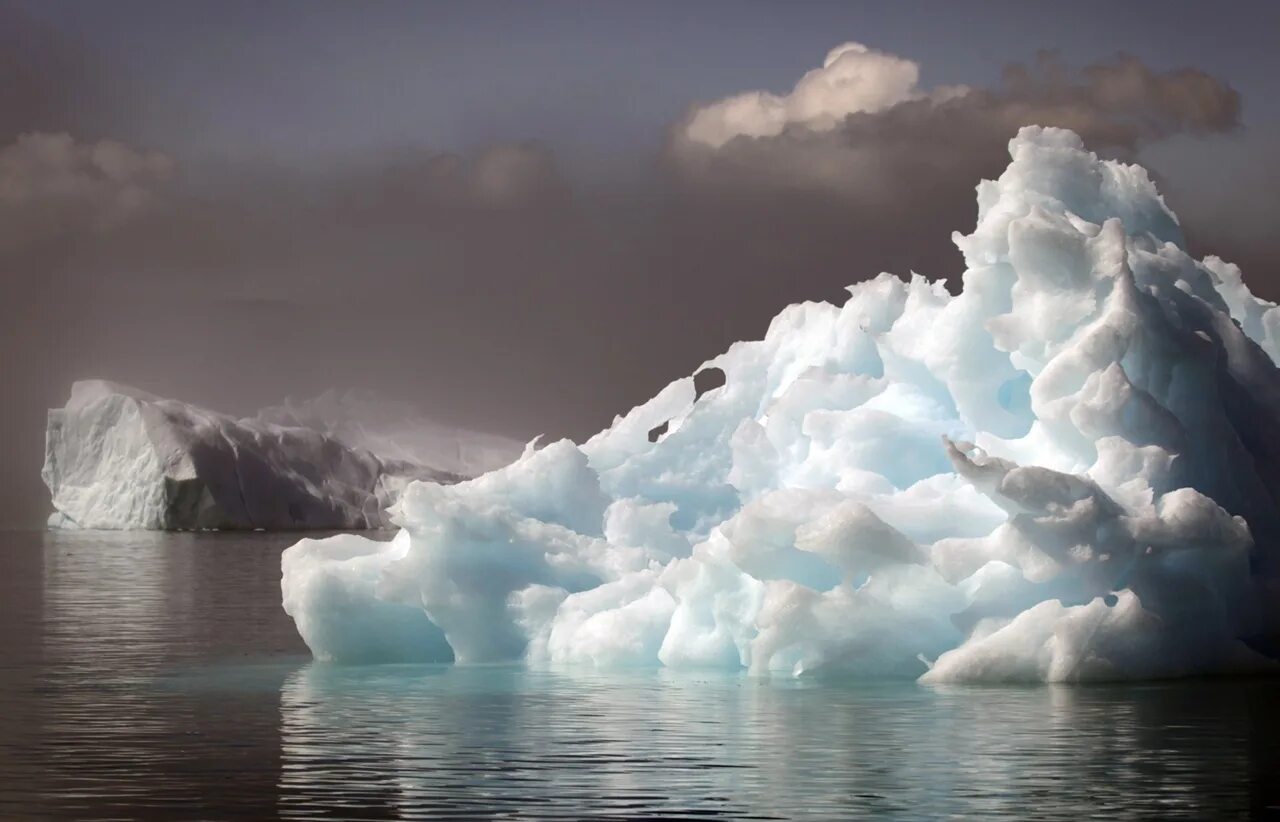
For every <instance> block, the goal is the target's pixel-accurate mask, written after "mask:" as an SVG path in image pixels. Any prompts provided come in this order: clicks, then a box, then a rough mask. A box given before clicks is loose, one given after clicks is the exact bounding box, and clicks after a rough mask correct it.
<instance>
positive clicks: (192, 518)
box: [41, 380, 462, 530]
mask: <svg viewBox="0 0 1280 822" xmlns="http://www.w3.org/2000/svg"><path fill="white" fill-rule="evenodd" d="M41 475H42V476H43V478H44V481H45V484H46V485H47V486H48V487H49V491H50V492H51V494H52V497H53V505H54V508H55V509H56V510H55V512H54V514H53V515H52V516H51V517H50V520H49V524H50V525H51V526H53V527H60V528H104V529H164V530H174V529H253V528H262V529H273V530H274V529H290V528H299V529H301V528H335V529H366V528H381V527H386V526H387V525H388V524H389V523H388V520H387V515H386V509H387V508H388V507H389V506H390V505H391V504H392V503H394V502H395V500H396V499H397V498H398V496H399V494H400V492H401V491H403V490H404V488H405V486H407V485H408V484H409V483H410V482H412V481H414V480H430V481H433V482H439V483H449V482H456V481H458V480H459V479H462V476H461V475H459V474H455V473H452V472H450V471H446V470H441V469H440V468H438V467H436V466H432V465H429V464H423V463H419V462H414V461H411V460H406V459H392V458H387V457H385V456H379V455H378V454H375V453H374V452H372V451H370V450H368V449H365V448H361V447H358V446H355V445H349V444H347V443H345V442H344V441H343V440H342V439H341V438H340V437H338V436H335V435H332V434H330V433H328V432H325V431H318V430H315V429H312V428H307V427H305V426H301V425H298V424H293V425H284V424H278V423H274V422H270V421H268V420H267V419H265V418H250V419H235V418H233V417H229V416H226V415H224V414H219V413H216V412H213V411H209V410H206V409H203V408H197V407H196V406H193V405H189V404H186V403H182V402H178V401H176V400H169V399H163V398H161V397H157V396H154V395H152V394H148V393H146V392H145V391H139V390H138V389H135V388H130V387H128V386H124V385H119V384H116V383H110V382H106V381H104V380H85V381H81V382H77V383H75V384H74V385H73V386H72V389H71V398H70V400H69V401H68V402H67V405H66V406H65V407H63V408H55V409H52V410H50V412H49V420H48V428H47V430H46V435H45V462H44V468H43V470H42V472H41Z"/></svg>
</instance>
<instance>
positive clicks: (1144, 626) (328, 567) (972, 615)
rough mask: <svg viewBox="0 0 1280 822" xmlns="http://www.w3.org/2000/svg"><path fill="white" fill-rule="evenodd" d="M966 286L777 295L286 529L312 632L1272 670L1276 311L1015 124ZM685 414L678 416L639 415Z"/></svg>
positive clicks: (407, 643) (1170, 229)
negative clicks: (681, 352) (311, 525)
mask: <svg viewBox="0 0 1280 822" xmlns="http://www.w3.org/2000/svg"><path fill="white" fill-rule="evenodd" d="M1009 152H1010V157H1011V162H1010V165H1009V166H1008V168H1007V169H1006V171H1005V172H1004V173H1003V174H1002V175H1001V176H1000V178H999V179H998V180H994V181H984V182H982V183H980V184H979V185H978V189H977V195H978V220H977V225H976V227H975V228H974V230H973V231H972V232H971V233H969V234H967V235H961V234H956V235H954V240H955V243H956V245H957V247H958V248H959V249H960V251H961V253H962V254H963V256H964V259H965V265H966V270H965V271H964V274H963V279H962V285H963V288H962V290H961V291H960V293H958V294H955V295H952V294H950V293H948V291H947V290H946V289H945V288H944V287H943V285H942V284H941V283H938V282H930V281H928V280H926V279H924V278H923V277H920V276H918V275H913V276H912V277H911V278H910V279H906V280H904V279H900V278H898V277H895V276H892V275H889V274H881V275H880V276H878V277H876V278H874V279H871V280H867V281H865V282H860V283H858V284H857V285H854V286H851V287H850V288H849V289H848V291H849V298H848V299H847V300H846V301H845V303H844V304H843V305H840V306H836V305H832V304H830V303H825V302H810V303H801V304H797V305H792V306H789V307H787V308H785V309H784V310H783V311H782V312H781V313H780V314H779V315H778V316H777V317H775V318H774V320H773V322H772V323H771V324H770V326H769V328H768V331H767V333H766V334H765V336H764V337H763V338H762V339H760V340H754V341H746V342H739V343H735V344H734V345H733V346H731V347H730V348H729V350H728V351H726V352H725V353H723V354H721V355H720V356H718V357H715V358H713V359H712V360H710V361H708V362H707V363H704V364H703V365H702V366H701V367H700V368H699V369H698V371H697V372H695V373H698V372H706V371H709V370H711V369H718V370H719V371H720V372H721V373H722V374H723V377H724V379H723V383H722V384H721V385H719V386H718V387H715V388H713V389H712V390H709V391H705V392H702V391H699V390H698V389H699V387H700V386H698V385H695V379H694V377H685V378H682V379H679V380H676V381H675V382H673V383H671V384H670V385H668V386H667V387H666V388H665V389H663V390H662V391H661V392H659V393H658V394H657V395H656V396H655V397H654V398H653V399H651V400H649V401H648V402H646V403H644V404H642V405H640V406H638V407H636V408H634V409H632V410H631V411H630V412H629V413H627V414H626V415H624V416H620V417H617V418H616V419H615V420H614V422H613V424H612V425H611V426H610V427H609V428H608V429H606V430H604V431H602V432H600V433H599V434H597V435H596V436H594V437H592V438H591V439H589V440H587V441H586V442H585V443H582V444H580V445H579V444H575V443H573V442H570V441H568V440H562V441H559V442H554V443H550V444H548V445H546V446H545V447H537V446H536V445H534V444H531V445H530V447H528V448H527V449H526V450H525V453H524V455H523V456H522V457H521V458H520V459H519V460H517V461H516V462H514V463H512V464H511V465H508V466H506V467H504V468H501V469H498V470H496V471H493V472H490V473H488V474H484V475H482V476H480V477H477V478H475V479H472V480H469V481H465V482H461V483H458V484H455V485H445V484H439V483H433V482H425V481H424V482H414V483H413V484H411V485H410V486H409V487H408V488H407V489H406V490H405V492H404V494H403V495H402V496H401V497H400V500H399V502H398V503H397V504H396V506H395V508H394V509H393V511H392V517H393V519H394V521H395V523H396V524H397V525H398V526H399V527H400V529H401V530H400V532H399V534H398V535H397V537H396V538H395V540H393V541H391V542H378V541H374V540H369V539H365V538H363V537H359V536H355V535H343V536H337V537H332V538H329V539H325V540H303V541H301V542H299V543H298V544H297V545H295V546H293V547H292V548H290V549H289V550H288V551H286V552H285V555H284V557H283V561H282V568H283V578H282V593H283V598H284V607H285V609H286V610H287V611H288V612H289V613H290V614H291V615H292V616H293V617H294V619H295V621H296V623H297V625H298V628H299V631H300V633H301V634H302V636H303V638H304V639H305V640H306V642H307V644H308V645H309V646H310V647H311V649H312V651H313V653H314V654H315V656H316V657H317V658H318V659H322V660H333V661H339V662H371V661H410V660H416V661H425V660H434V661H445V660H455V661H457V662H459V663H473V662H491V661H515V660H523V661H525V662H526V663H527V664H537V665H595V666H652V665H666V666H673V667H719V668H723V667H730V668H744V669H747V670H750V671H752V672H755V673H760V674H766V673H783V674H794V675H801V674H804V675H812V674H823V673H832V674H839V675H850V674H852V675H860V676H892V677H913V678H914V677H919V678H921V679H923V680H924V681H928V682H952V681H1077V680H1092V679H1117V678H1149V677H1169V676H1186V675H1200V674H1214V673H1235V672H1244V671H1259V670H1274V669H1275V667H1276V663H1275V661H1274V660H1273V659H1272V658H1271V657H1270V656H1268V655H1267V653H1264V652H1263V650H1264V649H1266V648H1274V647H1276V643H1275V637H1276V636H1277V635H1278V634H1280V630H1278V627H1277V626H1278V625H1280V620H1278V619H1277V603H1278V602H1280V596H1278V595H1280V585H1278V584H1277V577H1280V565H1278V563H1277V558H1278V556H1277V553H1278V548H1277V544H1278V538H1280V534H1278V532H1277V529H1278V528H1280V508H1278V507H1277V504H1276V498H1277V497H1276V495H1277V492H1280V474H1278V473H1277V471H1280V434H1277V423H1278V422H1280V375H1278V373H1277V370H1276V365H1275V358H1276V356H1277V354H1278V353H1280V348H1278V343H1277V339H1278V338H1277V328H1278V326H1280V313H1278V312H1277V310H1276V307H1275V306H1274V305H1273V304H1271V303H1268V302H1265V301H1263V300H1259V299H1257V298H1255V297H1254V296H1253V295H1252V294H1251V293H1250V292H1249V290H1248V288H1247V287H1246V285H1245V283H1244V281H1243V278H1242V277H1241V274H1240V271H1239V269H1238V268H1237V267H1235V266H1233V265H1231V264H1229V263H1226V262H1223V261H1222V260H1220V259H1218V258H1216V257H1207V258H1205V259H1204V260H1195V259H1193V258H1192V257H1190V256H1189V255H1188V254H1187V252H1186V245H1185V241H1184V238H1183V235H1182V231H1181V228H1180V226H1179V224H1178V221H1177V219H1176V217H1175V216H1174V215H1173V213H1172V212H1171V211H1170V210H1169V208H1168V207H1167V206H1166V204H1165V202H1164V200H1163V199H1162V198H1161V197H1160V195H1159V194H1158V192H1157V191H1156V189H1155V187H1154V185H1153V184H1152V183H1151V181H1150V179H1149V177H1148V175H1147V173H1146V172H1145V171H1144V170H1143V169H1142V168H1140V167H1138V166H1133V165H1126V164H1123V163H1119V162H1114V161H1108V160H1102V159H1099V158H1098V157H1097V156H1096V155H1094V154H1092V153H1090V152H1089V151H1087V150H1086V149H1085V147H1084V146H1083V145H1082V144H1081V142H1080V139H1079V138H1078V137H1077V136H1076V135H1075V134H1074V133H1072V132H1070V131H1066V130H1062V129H1052V128H1039V127H1028V128H1024V129H1022V130H1021V131H1020V132H1019V133H1018V135H1017V136H1016V137H1015V138H1014V139H1013V140H1011V141H1010V144H1009ZM664 425H665V426H666V429H665V433H662V434H661V435H660V436H657V437H655V436H653V434H652V432H653V431H655V430H657V429H659V428H660V427H661V426H664Z"/></svg>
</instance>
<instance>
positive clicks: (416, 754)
mask: <svg viewBox="0 0 1280 822" xmlns="http://www.w3.org/2000/svg"><path fill="white" fill-rule="evenodd" d="M292 540H293V537H290V536H278V535H266V534H257V535H235V534H207V535H192V534H168V535H166V534H102V533H85V534H58V533H50V534H41V533H7V534H0V818H3V819H40V818H50V817H74V818H81V819H107V818H114V819H119V818H150V819H185V818H200V819H224V818H233V817H242V818H255V819H261V818H270V817H273V816H275V817H282V818H288V819H316V818H333V819H339V818H341V819H351V818H357V819H400V818H409V819H412V818H431V819H440V818H449V817H465V818H476V817H482V818H483V817H490V818H492V817H509V818H562V819H578V818H587V817H599V816H608V815H616V816H641V817H647V818H653V817H675V818H678V817H686V818H708V817H716V816H723V817H728V818H736V819H741V818H815V819H817V818H823V819H829V818H833V817H858V816H868V815H879V816H884V817H886V818H902V819H919V818H938V817H964V818H985V819H991V818H1000V817H1006V818H1017V819H1025V818H1046V819H1051V818H1061V819H1073V820H1074V819H1080V818H1087V817H1090V816H1096V817H1115V816H1124V817H1128V818H1135V817H1137V818H1189V819H1205V818H1210V817H1212V818H1218V819H1221V818H1246V817H1250V816H1260V815H1264V814H1268V813H1272V814H1280V741H1278V740H1280V734H1278V732H1280V716H1278V715H1277V711H1276V707H1275V706H1276V705H1277V696H1280V684H1278V683H1276V682H1274V681H1269V680H1249V681H1217V682H1181V683H1164V684H1147V685H1133V686H1106V687H1101V686H1097V687H1027V688H994V687H987V688H928V687H923V686H919V685H916V684H914V683H903V682H898V683H878V684H867V683H862V684H858V683H855V682H849V681H827V682H823V681H807V680H806V681H795V680H790V679H787V680H777V679H774V680H759V679H753V678H751V677H747V676H744V675H737V674H733V675H731V674H718V675H710V674H698V675H690V674H677V673H674V672H670V671H663V670H658V671H634V672H627V673H612V674H603V673H596V672H592V671H561V672H547V671H527V670H523V669H521V668H518V667H479V668H449V667H433V666H377V667H367V668H357V667H336V666H326V665H317V664H313V663H311V662H310V659H309V657H308V655H307V653H306V648H305V647H304V646H303V645H302V643H301V642H300V640H299V639H298V638H297V635H296V634H295V633H294V630H293V625H292V622H291V621H290V620H289V619H288V617H286V616H285V615H284V613H283V612H282V611H281V610H280V605H279V599H280V593H279V554H280V551H281V550H282V549H283V548H284V547H286V546H287V545H288V544H289V543H290V542H291V541H292Z"/></svg>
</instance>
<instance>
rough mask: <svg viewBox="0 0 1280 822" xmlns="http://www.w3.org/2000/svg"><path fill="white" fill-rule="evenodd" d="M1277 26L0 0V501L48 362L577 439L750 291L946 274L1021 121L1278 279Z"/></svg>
mask: <svg viewBox="0 0 1280 822" xmlns="http://www.w3.org/2000/svg"><path fill="white" fill-rule="evenodd" d="M1277 30H1280V4H1274V3H1225V4H1203V3H1177V2H1159V3H1155V2H1128V3H1093V2H1076V3H1071V4H1043V3H1004V2H984V3H980V4H970V3H951V2H932V3H893V4H888V3H865V4H861V3H820V2H812V3H803V4H796V3H781V2H778V3H759V2H733V3H725V2H714V1H713V0H705V1H704V2H699V3H664V2H648V3H617V2H592V3H587V2H581V3H577V2H545V3H514V2H512V3H493V2H467V3H448V2H437V3H416V2H413V3H410V2H405V3H398V2H367V3H349V2H342V3H338V2H323V0H310V1H309V2H279V1H277V2H222V3H216V4H215V3H206V4H196V3H168V2H144V1H143V0H116V2H112V3H97V2H88V1H87V0H86V1H85V2H66V1H65V0H40V2H19V1H18V0H0V276H3V277H4V278H5V290H6V293H7V295H8V298H7V299H6V300H4V301H3V304H2V305H0V328H3V333H4V335H5V340H4V346H3V350H2V351H0V380H2V382H0V384H3V385H5V386H7V387H8V391H7V399H6V401H5V402H4V403H3V407H0V429H2V430H3V432H4V433H3V434H0V460H3V463H2V464H3V465H4V466H5V468H6V470H5V471H4V472H3V476H0V523H4V524H8V525H29V524H35V523H39V522H40V521H41V520H42V519H43V517H44V516H45V515H46V514H47V513H48V511H49V503H48V494H47V492H46V491H45V490H44V489H43V486H42V485H41V483H40V480H39V470H40V464H41V460H42V456H43V427H44V419H45V412H46V409H48V408H49V407H53V406H57V405H61V404H62V403H63V402H64V401H65V399H66V396H67V394H68V392H69V389H70V384H71V382H72V381H73V380H76V379H82V378H88V377H101V378H107V379H112V380H116V381H120V382H125V383H129V384H133V385H136V386H138V387H141V388H144V389H147V390H150V391H152V392H155V393H158V394H162V395H165V396H171V397H176V398H180V399H184V400H188V401H192V402H196V403H200V404H203V405H206V406H209V407H212V408H215V409H218V410H222V411H226V412H229V413H235V414H248V413H251V412H253V411H254V410H255V409H257V408H259V407H262V406H265V405H269V404H272V403H275V402H278V401H280V400H282V399H283V398H285V397H286V396H293V397H307V396H312V395H315V394H319V393H320V392H322V391H324V390H326V389H329V388H337V389H340V390H345V389H364V390H372V391H376V392H378V393H381V394H383V395H384V396H386V397H388V398H389V399H393V400H407V401H410V402H413V403H415V404H416V405H418V406H419V407H420V408H421V409H422V410H423V411H424V412H425V413H427V414H428V415H430V416H432V417H435V418H437V419H439V420H441V421H443V422H446V423H451V424H462V425H467V426H471V427H476V428H481V429H485V430H490V431H494V432H496V433H502V434H508V435H512V436H516V437H519V438H522V439H524V438H528V437H531V436H533V435H535V434H539V433H542V434H545V435H547V436H548V437H550V438H554V437H559V436H571V437H574V438H577V439H581V438H584V437H586V436H588V435H590V434H591V433H593V432H594V431H596V430H598V429H600V428H602V427H604V426H606V425H608V424H609V422H610V421H611V419H612V418H613V415H614V414H615V413H619V412H622V411H625V410H626V409H628V408H630V407H631V406H633V405H635V404H637V403H639V402H641V401H643V400H645V399H647V398H648V397H649V396H651V395H652V394H653V393H655V392H656V391H657V390H658V389H660V388H661V387H662V386H663V385H664V384H666V383H667V382H668V381H670V380H671V379H674V378H676V377H679V376H682V375H685V374H688V373H691V372H693V371H694V370H696V369H697V367H698V365H699V364H700V363H701V362H703V361H704V360H705V359H707V358H709V357H711V356H714V355H715V354H717V353H719V352H720V351H722V350H723V349H724V348H725V347H727V345H728V344H730V343H731V342H732V341H733V340H736V339H744V338H754V337H758V336H761V335H762V334H763V332H764V330H765V328H766V327H767V323H768V321H769V318H770V317H772V316H773V315H774V314H776V313H777V311H778V310H780V309H781V308H782V307H783V306H785V305H786V304H788V303H790V302H794V301H797V300H804V299H828V300H840V299H842V297H843V290H842V289H843V287H844V286H846V285H848V284H851V283H853V282H856V281H858V280H862V279H865V278H868V277H872V276H874V275H876V274H877V273H879V272H880V271H883V270H888V271H893V272H896V273H900V274H906V273H908V272H910V271H918V272H919V273H921V274H924V275H926V276H929V277H932V278H938V279H942V278H950V280H951V282H952V285H953V287H954V285H955V280H956V278H957V277H958V275H959V273H960V270H961V267H960V258H959V255H958V254H957V253H956V252H955V250H954V248H953V247H952V246H951V244H950V235H951V232H952V231H953V230H966V229H967V228H969V227H971V226H972V223H973V219H974V217H975V214H976V207H975V205H974V200H973V187H974V185H975V184H976V183H977V182H978V180H979V179H981V178H982V177H984V176H985V177H990V176H994V175H996V174H998V173H999V171H1000V170H1001V168H1002V166H1003V164H1004V161H1005V160H1006V159H1007V158H1006V155H1005V154H1004V145H1005V143H1006V142H1007V140H1008V139H1009V137H1011V136H1013V133H1014V132H1015V131H1016V129H1017V128H1018V126H1020V125H1024V124H1028V123H1033V122H1036V123H1042V124H1046V125H1066V126H1070V127H1073V128H1076V129H1077V130H1079V131H1080V132H1081V134H1082V135H1083V136H1084V137H1085V139H1086V142H1087V143H1088V144H1089V145H1090V146H1091V147H1092V148H1094V149H1095V150H1097V151H1099V153H1102V154H1105V155H1107V156H1115V157H1119V158H1123V159H1126V160H1137V161H1140V162H1143V163H1144V164H1146V165H1148V166H1149V167H1150V169H1151V170H1152V173H1153V175H1154V176H1155V177H1156V178H1157V180H1158V182H1159V183H1160V185H1161V187H1162V189H1163V190H1164V191H1165V193H1166V196H1167V198H1168V200H1169V202H1170V204H1171V206H1172V207H1173V208H1174V210H1175V211H1177V212H1178V213H1179V215H1180V216H1181V218H1182V220H1183V224H1184V227H1185V228H1186V231H1187V234H1188V236H1189V238H1190V241H1191V243H1192V245H1193V246H1194V250H1195V251H1196V252H1197V253H1216V254H1219V255H1220V256H1223V257H1224V258H1227V259H1230V260H1233V261H1236V262H1238V263H1240V264H1241V266H1242V268H1243V269H1244V272H1245V278H1246V281H1247V282H1249V283H1250V284H1251V286H1252V287H1253V288H1254V290H1255V291H1256V292H1258V293H1260V294H1262V295H1263V296H1267V297H1269V298H1272V299H1276V298H1280V268H1278V260H1280V254H1278V253H1277V251H1278V249H1277V245H1278V244H1280V240H1277V239H1276V237H1275V234H1276V232H1275V231H1274V223H1273V218H1272V216H1271V215H1274V214H1275V213H1276V212H1277V210H1278V209H1277V207H1278V206H1280V156H1278V154H1280V150H1278V148H1277V147H1278V146H1280V96H1278V95H1277V94H1276V79H1275V78H1277V77H1280V53H1278V52H1277V50H1276V49H1274V43H1273V41H1274V32H1275V31H1277ZM844 43H857V44H861V50H858V49H845V50H843V51H840V52H838V54H837V56H836V57H834V58H832V57H829V54H830V53H831V51H832V49H834V48H836V47H837V46H841V44H844ZM824 60H827V61H829V62H830V65H827V66H825V67H824ZM755 92H759V93H755Z"/></svg>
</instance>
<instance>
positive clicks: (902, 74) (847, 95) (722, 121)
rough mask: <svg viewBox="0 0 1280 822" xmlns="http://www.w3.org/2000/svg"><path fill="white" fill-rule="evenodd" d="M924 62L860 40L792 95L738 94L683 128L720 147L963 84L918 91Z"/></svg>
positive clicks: (842, 48)
mask: <svg viewBox="0 0 1280 822" xmlns="http://www.w3.org/2000/svg"><path fill="white" fill-rule="evenodd" d="M919 82H920V64H919V63H916V62H915V61H914V60H908V59H906V58H904V57H898V56H897V55H894V54H888V53H886V52H883V51H878V50H876V49H873V48H868V47H867V46H864V45H862V44H861V43H853V42H849V43H844V44H842V45H839V46H836V47H835V48H833V49H832V50H831V51H830V52H828V53H827V57H826V59H825V60H823V61H822V66H821V68H816V69H813V70H812V71H809V72H807V73H806V74H805V75H804V76H803V77H801V78H800V80H799V82H797V83H796V85H795V88H794V89H792V90H791V92H790V93H789V94H785V95H781V96H779V95H776V94H771V93H769V92H767V91H748V92H744V93H742V94H735V95H733V96H732V97H727V98H725V99H723V100H720V101H718V102H715V103H711V104H710V105H706V106H702V107H700V108H697V109H695V110H694V111H693V112H691V113H690V115H689V117H688V119H687V121H686V122H685V123H684V125H683V126H682V128H681V129H680V136H681V137H682V138H683V139H685V140H688V141H689V142H692V143H696V144H699V145H705V146H708V147H710V148H720V147H721V146H723V145H724V144H725V143H727V142H729V141H730V140H732V139H733V138H735V137H776V136H778V135H779V134H781V133H782V132H783V131H784V130H785V129H786V128H787V127H788V126H801V127H804V128H807V129H810V130H813V131H830V130H831V129H833V128H835V127H836V126H837V125H838V124H839V123H840V122H841V121H842V120H844V118H846V117H848V116H849V115H850V114H859V113H874V112H878V111H883V110H885V109H887V108H891V107H893V106H895V105H897V104H899V103H903V102H906V101H908V100H919V99H922V98H927V97H933V98H936V99H939V100H945V99H947V98H949V97H953V96H957V95H961V94H964V93H965V92H967V91H968V89H967V88H965V87H964V86H952V87H945V88H940V89H937V90H935V91H933V92H931V93H925V92H923V91H921V90H920V88H919V86H918V83H919Z"/></svg>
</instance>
